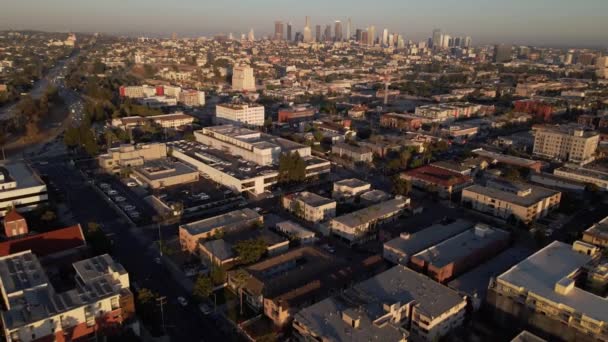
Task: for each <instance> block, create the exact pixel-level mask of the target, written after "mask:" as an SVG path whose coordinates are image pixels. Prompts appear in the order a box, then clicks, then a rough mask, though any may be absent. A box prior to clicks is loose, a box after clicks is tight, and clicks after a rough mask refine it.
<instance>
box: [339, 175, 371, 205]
mask: <svg viewBox="0 0 608 342" xmlns="http://www.w3.org/2000/svg"><path fill="white" fill-rule="evenodd" d="M371 188H372V185H371V184H370V183H367V182H364V181H362V180H359V179H357V178H349V179H342V180H339V181H336V182H334V188H333V192H332V197H333V198H335V199H339V200H344V199H348V198H353V197H355V196H357V195H361V194H363V193H365V192H367V191H369V190H371Z"/></svg>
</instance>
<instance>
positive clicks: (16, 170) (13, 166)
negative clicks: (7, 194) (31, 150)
mask: <svg viewBox="0 0 608 342" xmlns="http://www.w3.org/2000/svg"><path fill="white" fill-rule="evenodd" d="M0 173H2V174H3V175H4V181H0V184H2V183H8V182H11V181H14V182H16V183H17V188H18V189H20V188H29V187H34V186H40V185H45V184H44V182H43V181H42V180H41V179H40V177H38V175H37V174H36V173H35V172H34V170H32V168H31V167H30V166H29V165H27V164H26V163H23V162H10V163H0ZM1 191H2V190H0V192H1Z"/></svg>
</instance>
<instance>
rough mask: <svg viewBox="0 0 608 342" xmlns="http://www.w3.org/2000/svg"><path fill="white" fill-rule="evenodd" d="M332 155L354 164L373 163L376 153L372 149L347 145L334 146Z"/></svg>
mask: <svg viewBox="0 0 608 342" xmlns="http://www.w3.org/2000/svg"><path fill="white" fill-rule="evenodd" d="M331 153H332V154H335V155H338V156H340V157H346V158H348V159H350V160H352V161H354V162H368V163H371V162H372V160H374V153H373V152H372V151H371V150H370V149H368V148H365V147H360V146H355V145H351V144H346V143H338V144H335V145H333V146H332V147H331Z"/></svg>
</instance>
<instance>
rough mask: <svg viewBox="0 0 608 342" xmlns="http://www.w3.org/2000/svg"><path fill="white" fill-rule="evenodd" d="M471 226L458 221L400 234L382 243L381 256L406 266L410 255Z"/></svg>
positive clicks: (471, 225) (472, 224)
mask: <svg viewBox="0 0 608 342" xmlns="http://www.w3.org/2000/svg"><path fill="white" fill-rule="evenodd" d="M473 226H474V223H473V222H471V221H466V220H461V219H458V220H456V221H453V222H440V223H437V224H434V225H431V226H429V227H427V228H424V229H422V230H420V231H418V232H417V233H414V234H410V233H401V234H400V235H399V236H398V237H396V238H394V239H392V240H390V241H387V242H386V243H384V245H383V251H382V256H383V257H384V259H386V260H388V261H390V262H392V263H394V264H401V265H404V266H407V265H408V264H409V262H410V258H411V257H412V255H414V254H417V253H419V252H421V251H423V250H425V249H427V248H429V247H431V246H433V245H436V244H438V243H440V242H442V241H445V240H447V239H449V238H451V237H453V236H456V235H458V234H460V233H462V232H465V231H467V230H468V229H471V228H472V227H473Z"/></svg>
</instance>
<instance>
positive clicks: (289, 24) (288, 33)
mask: <svg viewBox="0 0 608 342" xmlns="http://www.w3.org/2000/svg"><path fill="white" fill-rule="evenodd" d="M291 40H292V35H291V23H287V41H289V42H290V41H291Z"/></svg>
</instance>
